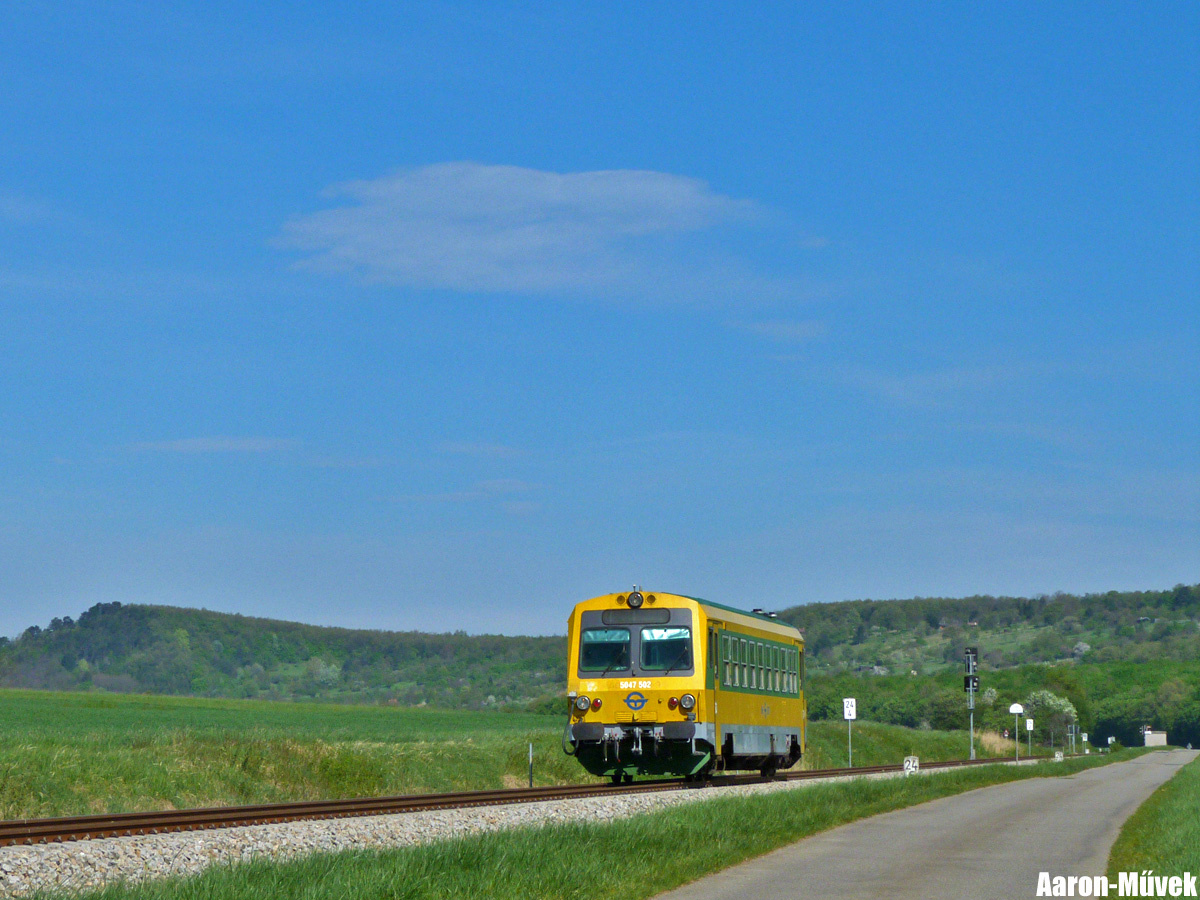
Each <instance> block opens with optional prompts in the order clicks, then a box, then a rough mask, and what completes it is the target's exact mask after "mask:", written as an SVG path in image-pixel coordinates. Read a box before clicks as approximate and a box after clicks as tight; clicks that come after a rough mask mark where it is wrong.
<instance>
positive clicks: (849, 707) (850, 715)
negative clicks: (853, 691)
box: [842, 697, 858, 721]
mask: <svg viewBox="0 0 1200 900" xmlns="http://www.w3.org/2000/svg"><path fill="white" fill-rule="evenodd" d="M842 718H843V719H846V720H847V721H850V720H851V719H857V718H858V711H857V709H856V708H855V703H854V698H853V697H845V698H843V699H842Z"/></svg>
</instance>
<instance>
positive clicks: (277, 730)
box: [0, 691, 586, 819]
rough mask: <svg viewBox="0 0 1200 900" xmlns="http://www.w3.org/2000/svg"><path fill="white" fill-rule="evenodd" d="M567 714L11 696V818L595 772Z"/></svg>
mask: <svg viewBox="0 0 1200 900" xmlns="http://www.w3.org/2000/svg"><path fill="white" fill-rule="evenodd" d="M561 728H562V720H561V719H560V718H559V717H556V716H540V715H528V714H519V713H501V712H462V711H454V710H430V709H399V708H392V707H378V706H376V707H370V706H341V705H326V704H316V703H312V704H308V703H270V702H263V701H241V700H195V699H187V698H180V697H151V696H130V695H115V694H83V693H52V692H42V691H0V737H2V740H0V818H6V819H8V818H21V817H36V816H55V815H78V814H86V813H99V812H122V811H134V810H149V809H170V808H184V807H193V806H209V805H223V804H240V803H260V802H272V801H283V800H299V799H315V798H330V797H353V796H363V795H376V794H389V793H424V792H430V791H449V790H468V789H474V788H480V789H482V788H496V787H503V786H505V785H511V784H516V783H521V782H524V780H525V779H526V777H527V776H526V772H527V768H526V767H527V754H528V744H529V742H531V741H532V742H533V744H534V752H535V765H534V771H535V780H536V782H537V783H540V784H559V783H564V782H572V781H582V780H585V777H586V776H585V774H584V773H583V772H582V771H581V770H580V768H579V766H578V765H576V764H575V762H574V761H573V760H571V759H570V758H569V757H567V756H565V755H564V754H563V752H562V749H561V747H560V743H559V736H560V733H561Z"/></svg>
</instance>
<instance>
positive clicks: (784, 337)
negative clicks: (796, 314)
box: [734, 319, 829, 344]
mask: <svg viewBox="0 0 1200 900" xmlns="http://www.w3.org/2000/svg"><path fill="white" fill-rule="evenodd" d="M734 327H735V328H739V329H741V330H742V331H748V332H750V333H751V334H756V335H758V336H759V337H765V338H769V339H770V340H773V341H779V342H781V343H789V344H802V343H807V342H808V341H813V340H816V339H817V338H821V337H824V336H825V334H826V333H827V332H828V331H829V329H828V328H827V327H826V325H825V323H824V322H818V321H815V320H801V321H796V320H791V319H768V320H765V321H759V322H735V323H734Z"/></svg>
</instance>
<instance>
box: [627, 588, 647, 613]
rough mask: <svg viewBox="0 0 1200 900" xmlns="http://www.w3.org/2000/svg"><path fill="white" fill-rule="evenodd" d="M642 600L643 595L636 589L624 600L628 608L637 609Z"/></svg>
mask: <svg viewBox="0 0 1200 900" xmlns="http://www.w3.org/2000/svg"><path fill="white" fill-rule="evenodd" d="M642 600H643V597H642V595H641V593H640V592H638V591H634V592H633V593H632V594H630V595H629V597H628V598H627V599H626V601H625V602H626V603H628V604H629V608H630V609H637V608H638V607H639V606H641V605H642Z"/></svg>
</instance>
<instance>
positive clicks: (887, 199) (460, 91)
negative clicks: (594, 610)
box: [0, 3, 1200, 634]
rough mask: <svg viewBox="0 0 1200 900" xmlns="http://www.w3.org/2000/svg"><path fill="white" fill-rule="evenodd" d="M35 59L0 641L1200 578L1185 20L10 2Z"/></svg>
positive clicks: (1199, 228)
mask: <svg viewBox="0 0 1200 900" xmlns="http://www.w3.org/2000/svg"><path fill="white" fill-rule="evenodd" d="M297 6H299V8H297ZM0 46H2V51H3V52H0V123H3V124H2V127H0V159H2V160H3V165H0V388H2V390H0V633H8V634H13V633H16V632H18V631H20V630H21V629H23V628H24V627H26V626H27V625H30V624H33V623H44V622H46V621H47V620H48V619H49V618H50V617H51V616H54V615H76V614H78V612H79V611H80V610H82V609H84V608H86V607H88V606H90V605H91V604H93V603H95V602H99V601H110V600H121V601H125V602H159V603H171V604H182V605H193V606H206V607H208V608H210V609H221V610H230V611H237V612H243V613H248V614H257V615H268V616H275V617H282V618H289V619H298V620H303V621H309V622H317V623H325V624H340V625H353V626H378V627H385V628H417V629H433V630H446V629H457V628H463V629H466V630H468V631H471V632H481V631H505V632H541V633H547V632H559V631H561V630H562V627H563V624H562V623H563V620H564V617H565V615H566V613H567V610H568V608H569V606H570V604H572V603H573V602H575V601H576V600H578V599H582V598H584V597H587V596H592V595H595V594H599V593H605V592H608V591H611V590H620V589H623V588H626V587H627V586H628V585H630V584H632V583H634V582H637V583H641V584H644V585H646V586H647V587H648V588H652V589H659V590H672V591H677V592H681V593H688V594H693V595H699V596H705V597H709V598H711V599H714V600H718V601H725V602H731V603H744V604H746V605H755V606H759V605H761V606H766V607H784V606H789V605H793V604H796V603H802V602H806V601H812V600H840V599H849V598H862V597H875V598H883V597H903V596H913V595H962V594H969V593H984V592H986V593H1010V594H1011V593H1020V594H1031V593H1043V592H1046V593H1048V592H1053V591H1055V590H1068V591H1088V590H1107V589H1112V588H1120V589H1125V588H1152V587H1165V586H1170V585H1172V584H1175V583H1177V582H1189V583H1191V582H1195V581H1198V580H1200V424H1198V422H1200V415H1198V413H1200V368H1198V367H1197V347H1200V287H1198V286H1200V262H1198V260H1200V224H1198V223H1200V7H1197V6H1196V5H1194V4H1184V3H1180V4H1174V5H1172V4H1153V5H1136V4H1107V5H1106V4H1055V5H1052V6H1047V5H1045V4H1028V5H1020V4H994V5H991V6H981V5H978V4H940V5H932V4H931V5H925V6H919V5H914V4H896V5H873V4H861V5H856V6H854V7H853V8H846V7H844V6H841V5H837V4H829V5H827V6H826V7H824V8H817V7H816V6H815V5H797V4H760V5H758V6H756V7H753V8H752V7H747V6H746V5H744V4H743V5H741V6H736V7H730V6H728V5H720V4H692V5H689V6H688V7H687V8H686V9H684V8H682V7H671V6H668V5H646V4H602V5H595V4H592V5H577V4H562V3H555V4H544V5H525V4H522V5H509V6H502V5H500V4H477V5H468V4H445V3H421V4H396V3H380V4H377V5H371V4H360V5H355V6H353V7H352V8H351V7H347V6H346V5H344V4H337V5H335V4H329V5H316V4H303V5H277V6H273V7H271V6H265V5H264V6H259V7H257V8H255V10H254V11H252V12H249V13H248V12H247V11H246V9H245V8H244V4H222V3H204V4H195V5H186V6H185V5H175V6H174V7H170V8H169V7H167V6H166V5H157V6H155V5H151V6H149V7H146V6H145V5H141V4H138V5H133V4H129V5H125V6H121V5H118V4H95V5H89V4H61V5H59V6H57V7H55V8H53V9H50V10H49V11H48V10H47V7H46V6H45V5H43V4H21V3H9V4H5V5H4V7H3V9H2V10H0Z"/></svg>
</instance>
